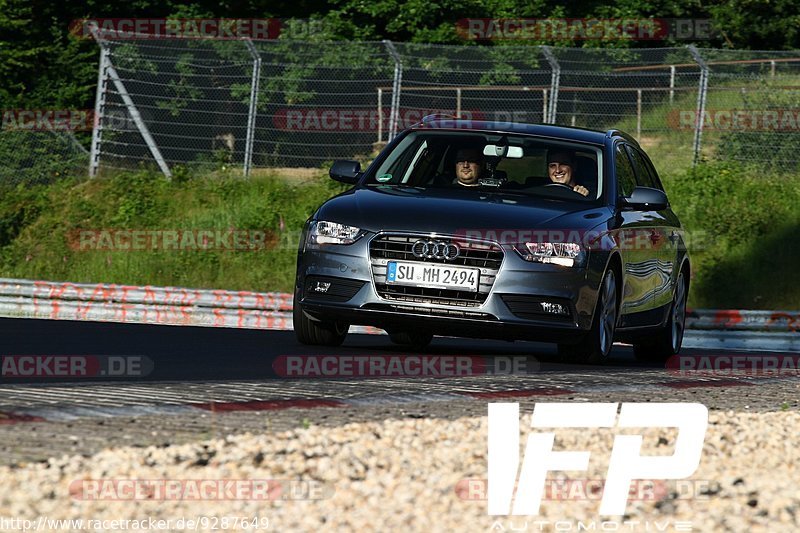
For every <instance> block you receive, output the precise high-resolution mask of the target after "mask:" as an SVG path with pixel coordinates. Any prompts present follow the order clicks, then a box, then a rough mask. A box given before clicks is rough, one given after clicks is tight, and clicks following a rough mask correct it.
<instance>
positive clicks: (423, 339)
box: [387, 331, 433, 350]
mask: <svg viewBox="0 0 800 533" xmlns="http://www.w3.org/2000/svg"><path fill="white" fill-rule="evenodd" d="M387 333H388V334H389V339H390V340H391V341H392V342H393V343H395V344H398V345H400V346H407V347H408V348H411V349H413V350H422V349H423V348H425V347H426V346H428V345H429V344H430V343H431V341H432V340H433V334H432V333H428V332H426V331H387Z"/></svg>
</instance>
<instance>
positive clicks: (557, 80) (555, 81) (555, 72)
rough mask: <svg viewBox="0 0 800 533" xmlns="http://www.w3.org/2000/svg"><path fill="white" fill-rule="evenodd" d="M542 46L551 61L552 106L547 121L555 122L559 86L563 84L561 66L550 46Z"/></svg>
mask: <svg viewBox="0 0 800 533" xmlns="http://www.w3.org/2000/svg"><path fill="white" fill-rule="evenodd" d="M541 48H542V53H543V54H544V57H545V58H547V62H548V63H550V108H549V109H548V113H547V115H548V116H547V117H545V123H546V124H555V123H556V114H557V112H558V88H559V85H560V84H561V66H560V65H559V64H558V60H557V59H556V56H555V55H553V51H552V50H551V49H550V47H549V46H542V47H541Z"/></svg>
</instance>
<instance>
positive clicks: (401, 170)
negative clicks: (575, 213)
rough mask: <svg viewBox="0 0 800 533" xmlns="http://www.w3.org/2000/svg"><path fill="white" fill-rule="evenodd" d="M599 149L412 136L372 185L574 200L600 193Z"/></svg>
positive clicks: (538, 140) (557, 142)
mask: <svg viewBox="0 0 800 533" xmlns="http://www.w3.org/2000/svg"><path fill="white" fill-rule="evenodd" d="M602 168H603V164H602V151H601V149H600V147H595V146H591V145H586V144H581V143H574V142H573V143H571V142H568V141H563V140H561V139H547V138H542V137H530V136H525V135H518V134H502V133H485V134H476V133H474V132H470V133H452V132H425V131H414V132H411V133H409V134H408V135H406V136H405V137H404V138H403V139H402V141H401V142H400V143H399V144H398V145H397V147H395V149H394V150H393V151H392V153H390V154H389V155H388V157H387V158H386V159H385V160H384V161H383V162H382V163H381V164H380V166H379V167H378V168H377V170H376V172H375V173H374V174H372V175H370V176H369V177H368V179H367V182H366V184H367V185H368V186H381V185H383V186H386V185H392V186H405V187H421V188H453V189H462V190H475V191H481V192H486V191H487V190H491V189H497V190H501V191H508V192H513V193H517V194H525V195H535V196H544V197H550V198H558V199H564V200H574V201H591V200H596V199H598V198H600V195H601V194H602V184H603V176H602Z"/></svg>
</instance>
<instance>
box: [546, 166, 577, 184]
mask: <svg viewBox="0 0 800 533" xmlns="http://www.w3.org/2000/svg"><path fill="white" fill-rule="evenodd" d="M547 172H548V174H549V176H550V181H552V182H553V183H563V184H564V185H569V184H570V183H571V182H572V167H571V166H570V165H569V164H567V163H559V162H553V163H549V164H548V165H547Z"/></svg>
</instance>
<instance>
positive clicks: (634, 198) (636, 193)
mask: <svg viewBox="0 0 800 533" xmlns="http://www.w3.org/2000/svg"><path fill="white" fill-rule="evenodd" d="M623 205H624V206H625V207H630V208H632V209H641V210H645V209H646V210H648V211H660V210H661V209H666V208H667V207H669V200H668V199H667V195H666V193H664V191H659V190H658V189H653V188H650V187H635V188H634V189H633V192H632V193H631V195H630V196H629V197H627V198H625V199H623Z"/></svg>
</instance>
